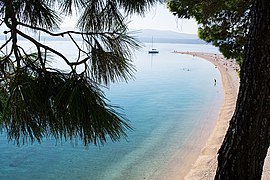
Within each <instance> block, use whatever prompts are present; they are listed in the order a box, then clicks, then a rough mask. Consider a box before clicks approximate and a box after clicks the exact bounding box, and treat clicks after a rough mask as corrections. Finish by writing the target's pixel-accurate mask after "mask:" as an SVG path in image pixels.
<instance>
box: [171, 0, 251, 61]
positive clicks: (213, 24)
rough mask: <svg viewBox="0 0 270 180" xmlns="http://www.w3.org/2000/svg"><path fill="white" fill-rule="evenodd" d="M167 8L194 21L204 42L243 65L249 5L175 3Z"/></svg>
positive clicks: (231, 0) (238, 1)
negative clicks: (198, 26)
mask: <svg viewBox="0 0 270 180" xmlns="http://www.w3.org/2000/svg"><path fill="white" fill-rule="evenodd" d="M168 6H169V8H170V10H171V11H172V12H173V13H174V14H175V15H177V16H178V17H179V18H191V17H193V18H195V19H196V21H197V22H198V24H199V25H200V28H199V37H200V38H201V39H203V40H205V41H206V42H208V43H212V44H213V45H215V46H217V47H219V49H220V51H221V52H222V53H223V55H224V56H225V57H227V58H235V59H236V60H237V61H238V62H239V64H241V63H242V60H243V49H244V45H245V42H246V38H247V34H248V29H249V25H250V1H243V0H225V1H220V0H206V1H205V0H191V1H189V0H179V1H174V0H172V1H169V2H168Z"/></svg>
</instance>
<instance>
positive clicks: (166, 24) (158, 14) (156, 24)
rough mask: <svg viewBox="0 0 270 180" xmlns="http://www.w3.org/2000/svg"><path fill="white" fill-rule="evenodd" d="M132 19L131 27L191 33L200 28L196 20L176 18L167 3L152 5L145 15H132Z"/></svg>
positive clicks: (195, 32)
mask: <svg viewBox="0 0 270 180" xmlns="http://www.w3.org/2000/svg"><path fill="white" fill-rule="evenodd" d="M130 21H131V22H130V23H129V27H130V28H131V29H160V30H171V31H176V32H180V33H189V34H197V29H198V26H197V23H196V22H195V20H193V19H192V20H186V19H178V18H176V17H175V16H174V15H172V13H171V12H169V10H168V9H167V8H166V5H165V4H160V5H157V6H155V7H152V9H151V11H150V12H148V13H147V14H146V15H145V17H141V16H132V17H131V20H130Z"/></svg>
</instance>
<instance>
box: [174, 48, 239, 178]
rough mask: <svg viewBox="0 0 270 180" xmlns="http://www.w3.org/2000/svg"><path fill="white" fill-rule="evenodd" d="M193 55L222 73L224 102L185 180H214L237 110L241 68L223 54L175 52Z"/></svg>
mask: <svg viewBox="0 0 270 180" xmlns="http://www.w3.org/2000/svg"><path fill="white" fill-rule="evenodd" d="M174 53H179V54H186V55H192V56H194V57H199V58H202V59H205V60H207V61H209V62H211V63H212V64H214V65H215V66H216V67H217V68H218V69H219V71H220V74H221V79H222V85H223V90H224V101H223V104H222V106H221V109H220V111H219V115H218V117H217V121H216V125H215V127H214V129H213V131H212V133H211V134H210V137H209V138H208V140H207V141H206V144H205V145H204V146H203V148H202V149H201V151H200V153H199V156H198V157H197V160H196V161H195V162H194V163H193V164H192V167H191V169H190V170H189V172H188V173H187V174H185V178H184V179H185V180H210V179H214V176H215V171H216V167H217V160H216V159H217V152H218V150H219V148H220V146H221V144H222V141H223V139H224V136H225V133H226V131H227V128H228V126H229V121H230V120H231V117H232V115H233V113H234V110H235V104H236V99H237V95H238V89H239V78H238V75H237V72H236V71H237V70H239V66H238V65H237V64H236V62H235V61H234V60H228V59H225V58H224V57H223V55H221V54H213V53H202V52H174Z"/></svg>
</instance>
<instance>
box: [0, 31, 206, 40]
mask: <svg viewBox="0 0 270 180" xmlns="http://www.w3.org/2000/svg"><path fill="white" fill-rule="evenodd" d="M29 35H30V36H32V37H33V38H35V39H38V36H37V35H34V34H29ZM130 35H131V36H133V37H135V38H136V39H138V40H139V41H141V42H145V43H151V42H152V38H153V42H154V43H179V44H206V42H204V41H203V40H201V39H199V38H198V36H197V35H196V34H184V33H178V32H174V31H162V30H153V29H143V30H131V31H130ZM79 37H80V36H75V37H74V39H76V40H80V38H79ZM19 39H21V40H24V39H23V38H19ZM40 39H41V40H46V41H67V40H69V38H68V36H65V37H64V38H63V37H50V36H43V35H41V37H40ZM0 40H5V36H3V35H0Z"/></svg>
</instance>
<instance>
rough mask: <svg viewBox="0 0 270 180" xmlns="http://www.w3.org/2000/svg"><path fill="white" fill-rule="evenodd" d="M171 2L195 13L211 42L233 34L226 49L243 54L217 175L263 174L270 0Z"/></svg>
mask: <svg viewBox="0 0 270 180" xmlns="http://www.w3.org/2000/svg"><path fill="white" fill-rule="evenodd" d="M169 7H170V8H171V10H172V11H173V12H174V13H175V14H179V15H178V16H179V17H182V18H190V17H195V18H196V20H197V21H198V23H199V24H201V25H202V26H201V29H200V33H201V37H203V38H205V39H206V40H208V41H209V42H214V44H215V45H218V46H219V44H216V43H215V41H217V42H219V41H221V42H222V40H223V39H227V37H228V41H227V40H226V41H224V42H225V44H224V45H225V46H224V48H220V50H221V51H222V53H224V50H225V51H227V50H226V49H228V52H229V54H232V57H234V58H237V57H238V55H240V56H242V57H243V61H242V63H241V72H240V89H239V93H238V98H237V102H236V109H235V112H234V114H233V116H232V119H231V121H230V124H229V128H228V130H227V133H226V135H225V138H224V140H223V143H222V146H221V148H220V149H219V151H218V167H217V171H216V175H215V179H216V180H234V179H235V180H255V179H256V180H259V179H261V178H262V172H263V166H264V161H265V158H266V155H267V152H268V148H269V145H270V76H269V74H270V69H269V66H270V31H269V29H270V11H269V9H270V1H269V0H252V1H244V0H225V1H215V0H214V1H212V0H211V1H208V0H194V1H186V0H178V1H170V3H169ZM209 13H210V16H209ZM201 15H202V16H201ZM231 16H232V17H233V18H231ZM234 17H237V18H234ZM235 20H237V21H235ZM227 24H229V27H231V28H233V29H231V28H226V27H227ZM224 27H225V29H224ZM235 28H236V31H234V29H235ZM223 30H225V31H223ZM204 33H206V34H204ZM234 33H235V35H234ZM231 35H233V36H231ZM230 39H231V41H230ZM221 45H222V43H221ZM227 45H228V46H227ZM238 45H239V46H238ZM221 47H222V46H221ZM230 50H232V51H231V52H230ZM234 50H235V51H234ZM240 50H241V51H240ZM242 50H243V51H242ZM224 55H227V57H228V54H227V53H224Z"/></svg>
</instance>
